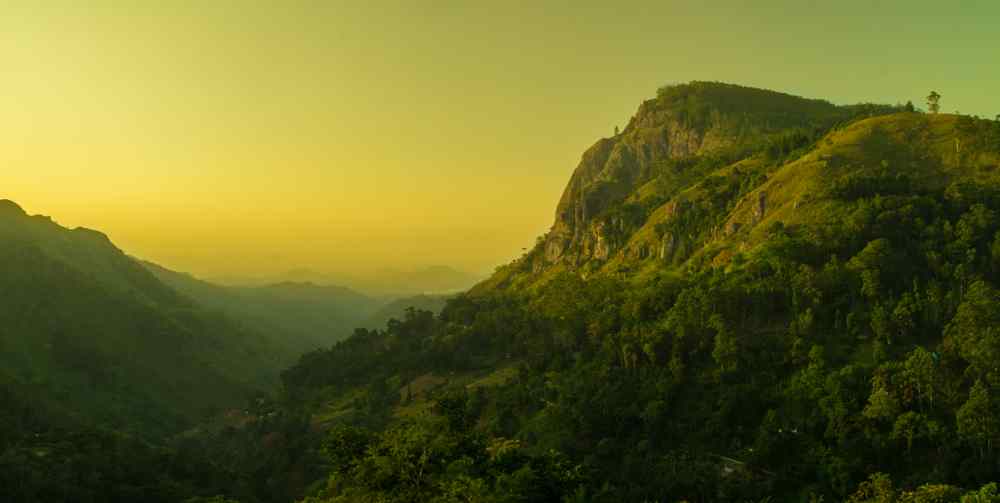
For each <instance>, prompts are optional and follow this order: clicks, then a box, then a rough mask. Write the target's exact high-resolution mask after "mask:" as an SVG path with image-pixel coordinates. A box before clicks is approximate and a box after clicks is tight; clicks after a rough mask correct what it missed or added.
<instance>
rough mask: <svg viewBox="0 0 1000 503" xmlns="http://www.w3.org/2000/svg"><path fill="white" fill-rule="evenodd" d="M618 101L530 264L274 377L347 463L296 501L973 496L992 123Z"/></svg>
mask: <svg viewBox="0 0 1000 503" xmlns="http://www.w3.org/2000/svg"><path fill="white" fill-rule="evenodd" d="M705 89H708V90H709V91H706V90H705ZM713 93H714V94H713ZM734 93H735V96H737V97H738V98H739V97H753V96H764V97H770V98H773V99H769V100H768V102H767V104H766V105H764V106H762V107H757V106H756V105H755V104H754V102H753V101H752V100H750V101H747V100H744V99H742V98H739V99H733V100H730V99H728V97H730V96H732V95H734ZM663 96H666V97H667V98H668V99H664V100H663V101H662V102H661V101H658V100H661V99H663ZM705 96H709V97H708V98H705ZM692 103H693V104H695V105H691V106H690V107H689V104H692ZM660 104H662V105H663V106H664V107H666V108H665V109H664V110H666V112H665V113H664V115H663V116H662V118H661V117H659V116H657V115H656V114H653V115H652V116H651V117H652V119H650V120H651V122H648V123H649V124H652V127H650V128H649V129H650V130H651V131H652V132H651V133H650V136H649V137H642V136H641V134H640V130H641V129H642V128H640V127H639V126H638V125H642V124H647V122H646V121H645V120H644V119H642V117H644V116H646V115H648V114H650V113H651V112H649V110H656V109H657V108H656V106H659V105H660ZM654 105H655V106H654ZM786 105H787V106H786ZM644 107H652V108H650V109H649V110H645V111H643V110H640V112H641V113H640V114H639V115H638V116H637V119H634V120H633V123H632V124H630V127H629V128H627V129H626V131H625V132H624V133H622V135H621V138H619V137H616V138H613V139H606V140H602V141H600V142H598V145H597V146H595V147H594V149H592V150H591V151H588V153H587V154H585V156H584V161H583V162H582V163H581V167H580V168H578V170H577V173H575V174H574V177H573V179H572V180H571V181H570V183H569V186H568V189H567V191H566V194H567V195H564V197H563V199H562V200H561V202H560V209H559V211H558V212H557V216H556V222H555V224H554V225H553V228H552V231H551V232H550V234H549V235H548V236H546V237H545V238H544V239H542V240H541V241H540V242H539V243H538V245H537V246H536V247H535V248H534V249H533V250H532V251H530V252H529V253H527V254H525V255H524V256H522V257H521V258H519V259H517V260H515V261H514V262H512V263H511V264H510V265H508V266H506V267H503V268H501V269H500V270H498V272H497V273H496V274H495V275H494V276H493V277H492V278H490V279H489V280H487V281H485V282H483V283H481V284H480V285H478V286H477V287H476V288H474V289H473V290H472V291H471V292H470V293H469V294H465V295H461V296H458V297H456V298H455V299H452V300H450V301H449V302H448V304H447V306H446V307H445V309H444V310H443V311H442V313H441V314H440V316H438V317H433V316H432V315H431V314H430V313H426V312H411V313H409V314H408V315H407V316H406V317H405V318H404V319H403V320H400V321H397V322H393V323H389V324H388V325H387V326H386V328H385V329H382V330H378V331H359V332H358V333H356V334H355V335H354V336H352V337H351V338H349V339H347V340H346V341H344V342H342V343H339V344H338V345H337V346H335V347H333V348H331V349H329V350H324V351H318V352H314V353H311V354H309V355H306V356H305V357H303V358H302V359H301V360H300V362H299V363H298V364H297V365H296V366H294V367H292V368H291V369H289V370H288V371H286V372H284V373H283V374H282V378H283V382H284V386H285V389H286V391H287V392H288V396H289V397H291V398H292V399H294V400H296V401H297V403H299V404H300V405H303V406H306V407H311V408H312V410H313V411H314V421H316V422H317V424H319V425H322V426H324V427H330V428H331V429H332V432H333V433H331V436H330V442H331V443H332V445H338V446H343V447H344V448H345V449H347V450H345V451H342V452H348V453H350V454H348V455H346V456H345V455H339V454H340V452H341V451H338V455H334V456H331V466H332V473H331V477H330V480H329V483H328V486H327V488H326V489H325V490H324V491H322V492H321V493H320V494H318V495H317V496H316V497H315V498H313V499H310V500H309V501H310V502H327V501H330V502H332V501H343V500H355V499H356V500H366V499H368V500H384V501H413V500H434V499H435V498H440V499H442V500H446V499H447V498H448V497H450V496H451V495H454V494H465V493H466V492H468V491H475V494H477V495H480V496H483V498H484V499H487V498H495V499H498V500H504V499H511V500H517V501H553V500H559V499H563V500H564V501H566V500H573V501H608V502H613V501H662V500H667V501H681V500H686V501H762V500H771V501H818V500H826V501H845V500H846V501H883V500H884V501H889V500H893V501H896V500H899V501H931V500H933V501H956V502H957V501H959V499H960V498H961V497H962V496H963V495H966V497H968V498H973V497H975V498H980V497H992V496H989V495H995V494H996V486H995V485H993V484H989V483H990V482H991V481H993V480H994V479H995V474H996V473H997V470H998V469H1000V466H998V464H997V460H996V456H995V452H993V449H995V446H996V445H998V444H997V442H998V441H1000V427H998V426H997V425H1000V407H998V403H1000V401H998V400H997V396H1000V372H997V369H996V360H997V358H998V355H1000V340H998V338H997V337H996V336H995V327H996V326H997V324H998V323H1000V317H998V315H997V313H1000V121H985V120H979V119H974V118H970V117H962V116H956V115H926V114H920V113H913V112H903V111H902V110H897V109H894V108H892V107H880V106H862V107H834V106H832V105H824V104H822V103H816V102H813V101H811V100H801V99H798V98H792V97H787V95H780V94H779V93H769V92H766V91H757V90H749V91H748V90H745V89H744V88H734V87H733V86H725V85H718V84H695V85H689V86H679V87H675V88H670V89H667V90H666V91H665V92H664V93H661V98H658V99H657V101H656V103H654V104H653V105H644ZM772 109H773V110H772ZM692 110H694V111H695V112H697V113H693V112H692ZM692 117H694V118H692ZM713 117H716V119H713ZM743 118H745V121H744V119H743ZM814 119H815V121H814ZM657 121H662V122H657ZM734 124H735V125H734ZM676 145H681V146H680V147H675V146H676ZM616 151H617V152H618V154H615V152H616ZM647 154H648V155H647ZM616 159H617V160H616ZM338 442H339V443H338ZM424 446H433V447H432V448H424ZM483 446H485V448H483ZM543 452H544V453H549V455H550V456H551V457H550V458H547V459H553V460H558V466H560V470H558V471H556V472H555V473H553V472H551V471H548V470H547V468H546V465H544V463H539V462H538V460H537V459H535V458H532V457H531V456H532V454H538V453H543ZM418 456H422V457H418ZM414 459H421V460H427V461H426V462H423V463H422V464H420V469H419V471H415V470H413V469H412V467H413V466H414V463H413V461H412V460H414ZM511 467H515V468H516V469H517V470H518V472H519V473H520V474H521V475H520V476H512V475H509V474H507V473H505V471H504V470H505V469H509V468H511ZM373 473H378V474H379V476H378V477H372V476H370V474H373ZM567 474H570V475H572V476H571V477H566V475H567ZM402 481H405V482H402ZM984 484H986V485H984ZM980 487H981V489H980V490H978V492H976V494H972V493H969V492H968V491H970V490H972V491H975V488H980ZM963 488H964V489H963ZM463 491H465V492H463Z"/></svg>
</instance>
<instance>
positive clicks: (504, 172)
mask: <svg viewBox="0 0 1000 503" xmlns="http://www.w3.org/2000/svg"><path fill="white" fill-rule="evenodd" d="M702 3H703V2H668V1H662V0H661V1H655V2H607V1H601V2H584V1H573V2H570V1H566V2H507V1H505V2H485V1H484V2H445V1H407V2H338V1H325V2H320V1H308V2H306V1H282V2H277V1H275V2H257V1H244V2H235V1H231V2H223V1H181V0H177V1H170V2H153V1H149V2H146V1H142V0H134V1H128V2H125V1H121V2H114V1H100V0H97V1H90V2H79V1H48V2H46V1H38V2H23V3H21V4H20V5H18V4H16V3H13V2H3V3H2V4H0V62H2V64H3V72H0V91H2V92H0V166H2V168H0V174H2V176H0V197H6V198H10V199H13V200H15V201H17V202H18V203H20V204H21V205H22V206H24V207H25V209H26V210H27V211H28V212H29V213H42V214H47V215H51V216H52V217H53V218H54V219H56V220H57V221H59V222H60V223H62V224H64V225H67V226H77V225H82V226H86V227H91V228H96V229H99V230H102V231H104V232H106V233H107V234H109V236H110V237H111V238H112V240H114V241H115V242H116V243H117V244H118V245H119V246H120V247H122V248H123V249H125V250H126V251H127V252H129V253H131V254H134V255H137V256H140V257H143V258H147V259H150V260H153V261H157V262H160V263H162V264H164V265H167V266H169V267H173V268H177V269H181V270H186V271H190V272H194V273H196V274H199V275H204V276H223V275H226V276H232V275H260V274H276V273H280V272H281V271H285V270H288V269H294V268H299V267H307V268H312V269H316V270H319V271H326V272H338V271H348V270H353V271H359V270H368V269H377V268H386V267H389V268H411V267H421V266H425V265H431V264H446V265H452V266H454V267H457V268H460V269H464V270H467V271H474V272H483V271H488V270H491V269H492V267H493V266H495V265H497V264H499V263H502V262H506V261H508V260H510V259H512V258H513V257H515V256H516V255H518V254H519V253H520V250H521V248H522V247H525V246H530V245H531V244H532V243H533V241H534V238H535V237H536V236H538V235H539V234H541V233H542V232H544V231H545V230H546V229H547V227H548V226H549V225H550V224H551V221H552V216H553V212H554V209H555V204H556V201H557V200H558V197H559V195H560V192H561V190H562V188H563V186H564V184H565V183H566V181H567V180H568V178H569V175H570V173H571V172H572V169H573V168H574V167H575V164H576V162H577V161H578V159H579V156H580V154H581V153H582V152H583V150H584V149H585V148H586V147H588V146H589V145H590V144H592V143H593V142H594V141H595V140H596V139H597V138H599V137H600V136H606V135H609V134H611V132H612V130H613V128H614V126H615V125H622V126H623V125H624V124H625V123H626V122H627V120H628V118H629V116H630V115H631V114H632V112H634V110H635V108H636V106H637V105H638V103H639V102H640V100H642V99H644V98H648V97H650V96H652V95H653V94H654V93H655V89H656V88H657V87H658V86H660V85H662V84H664V83H667V82H678V81H689V80H722V81H728V82H735V83H741V84H745V85H755V86H760V87H768V88H773V89H778V90H783V91H788V92H792V93H795V94H801V95H806V96H809V97H824V98H828V99H831V100H832V101H834V102H838V103H845V102H857V101H869V100H870V101H879V102H900V101H906V100H908V99H909V100H913V101H914V102H915V103H918V104H920V103H922V97H923V96H926V94H927V92H928V91H929V90H930V89H931V88H934V89H937V90H938V91H939V92H940V93H941V94H942V96H943V98H942V105H943V108H944V109H945V110H947V111H952V110H960V111H962V112H966V113H978V114H982V115H989V116H990V117H992V116H993V115H995V114H996V113H1000V95H998V94H997V93H996V92H995V90H996V89H998V88H1000V69H998V66H997V65H996V52H997V50H998V48H1000V35H998V32H997V31H996V28H995V21H996V20H997V19H1000V10H998V8H997V7H996V5H998V4H997V3H996V2H981V3H978V4H977V3H975V2H968V3H965V2H963V6H965V7H962V8H948V9H944V8H943V7H941V6H939V4H931V3H929V2H928V3H927V5H928V6H927V7H921V6H920V5H917V2H912V1H911V2H880V3H877V4H875V5H873V4H872V2H870V1H866V2H854V1H850V2H826V3H824V5H823V6H819V7H817V6H815V5H811V3H810V2H778V1H773V2H765V1H762V2H752V4H753V7H752V8H751V7H746V6H743V5H744V4H746V3H749V2H722V3H718V4H717V5H716V6H713V7H704V6H700V4H702ZM726 3H728V4H729V5H724V4H726ZM84 4H86V5H84ZM164 4H165V5H166V6H164ZM935 5H938V6H937V7H934V6H935Z"/></svg>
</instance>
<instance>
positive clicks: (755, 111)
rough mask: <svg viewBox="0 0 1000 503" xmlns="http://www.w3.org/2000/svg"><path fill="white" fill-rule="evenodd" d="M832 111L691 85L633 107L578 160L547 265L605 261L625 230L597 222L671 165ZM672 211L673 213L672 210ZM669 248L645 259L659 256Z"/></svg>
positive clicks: (747, 91) (729, 88) (791, 99)
mask: <svg viewBox="0 0 1000 503" xmlns="http://www.w3.org/2000/svg"><path fill="white" fill-rule="evenodd" d="M838 111H839V109H838V107H835V106H834V105H831V104H829V103H827V102H823V101H818V100H806V99H803V98H798V97H795V96H790V95H786V94H782V93H776V92H772V91H764V90H760V89H752V88H745V87H740V86H733V85H727V84H715V83H692V84H687V85H682V86H675V87H671V88H666V89H664V90H661V92H660V96H658V97H657V98H655V99H652V100H648V101H645V102H643V103H642V105H640V107H639V110H638V111H637V112H636V114H635V116H634V117H633V118H632V119H631V121H630V122H629V124H628V126H627V127H626V128H625V130H624V131H623V132H622V133H621V134H619V135H617V136H615V137H612V138H603V139H601V140H599V141H598V142H597V143H596V144H594V145H593V146H592V147H590V148H589V149H588V150H587V151H586V152H585V153H584V154H583V158H582V159H581V161H580V164H579V166H577V168H576V171H575V172H574V173H573V176H572V178H571V179H570V181H569V184H568V185H567V187H566V189H565V191H564V192H563V195H562V198H561V199H560V200H559V204H558V207H557V209H556V218H555V223H554V224H553V226H552V229H551V231H550V232H549V234H548V236H547V237H546V239H545V242H544V253H543V255H544V260H545V262H546V263H548V264H552V263H566V264H570V265H579V264H581V263H583V262H586V261H589V260H593V259H596V260H606V259H608V258H609V257H610V256H611V255H612V254H614V253H615V252H616V251H617V250H618V249H620V247H621V246H622V244H623V243H622V242H621V241H622V239H615V237H614V236H616V235H619V238H620V234H621V233H622V232H623V231H624V230H625V229H624V227H625V225H624V223H623V222H622V221H621V220H615V219H610V220H606V219H599V218H598V217H599V216H601V215H602V214H603V213H604V212H606V211H607V210H608V209H609V208H610V207H612V206H614V205H616V204H619V203H621V202H622V201H625V200H626V199H627V198H629V197H630V196H632V195H633V194H635V193H636V191H637V190H638V189H639V188H640V187H642V186H643V185H644V184H646V183H648V182H649V181H651V180H652V179H654V178H655V177H656V176H657V175H658V170H660V169H661V168H662V167H663V166H664V165H665V164H666V163H668V162H669V161H671V160H678V159H689V158H692V157H695V156H703V155H706V154H714V153H721V152H727V151H735V150H738V149H739V148H740V147H743V146H747V145H750V144H753V143H754V142H759V141H761V140H763V139H764V138H766V137H767V136H768V135H770V134H774V133H778V132H781V131H783V130H787V129H792V128H801V127H809V126H811V125H814V124H817V123H820V122H829V121H831V120H833V119H834V117H836V116H837V113H838ZM674 211H676V208H674ZM673 246H676V243H668V242H664V243H662V246H661V247H660V248H661V250H655V251H653V252H652V253H658V254H660V255H666V254H668V253H669V251H670V249H671V248H672V247H673Z"/></svg>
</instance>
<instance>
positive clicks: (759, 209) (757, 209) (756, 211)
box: [753, 192, 767, 222]
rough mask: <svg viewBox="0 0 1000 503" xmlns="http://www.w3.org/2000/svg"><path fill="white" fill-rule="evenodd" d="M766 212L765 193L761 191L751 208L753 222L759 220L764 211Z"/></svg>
mask: <svg viewBox="0 0 1000 503" xmlns="http://www.w3.org/2000/svg"><path fill="white" fill-rule="evenodd" d="M766 212H767V193H766V192H761V193H760V194H757V205H756V206H754V208H753V218H754V222H760V221H761V220H762V219H763V218H764V213H766Z"/></svg>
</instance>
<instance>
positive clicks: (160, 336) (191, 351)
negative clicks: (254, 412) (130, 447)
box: [0, 200, 288, 436]
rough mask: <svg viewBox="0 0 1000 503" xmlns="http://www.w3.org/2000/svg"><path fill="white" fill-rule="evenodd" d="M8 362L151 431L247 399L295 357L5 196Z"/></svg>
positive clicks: (70, 399)
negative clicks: (32, 213)
mask: <svg viewBox="0 0 1000 503" xmlns="http://www.w3.org/2000/svg"><path fill="white" fill-rule="evenodd" d="M0 243H2V246H0V292H3V299H4V300H3V302H0V363H2V365H3V367H4V369H5V372H6V374H8V375H9V378H10V379H13V380H14V381H16V382H20V383H22V384H23V385H24V386H29V387H30V388H32V389H34V390H36V391H35V394H36V395H38V396H39V398H40V399H44V400H48V401H51V402H53V403H59V404H60V406H61V408H63V409H65V410H67V411H68V412H69V413H71V414H72V415H74V416H76V417H77V420H78V421H80V422H81V423H83V424H90V425H101V426H105V427H110V428H114V429H118V430H122V431H131V432H135V433H138V434H141V435H144V436H157V435H163V434H168V433H171V432H175V431H178V430H179V429H180V428H183V427H185V426H186V425H190V424H192V422H193V421H195V420H198V419H200V418H202V417H204V415H206V414H208V413H211V412H213V411H219V410H223V409H226V408H229V407H233V406H239V405H242V404H243V403H244V400H245V399H246V397H249V396H250V395H251V394H252V393H254V392H255V390H259V389H262V388H264V387H266V386H268V385H269V383H270V382H272V380H273V379H274V377H275V376H276V370H277V368H278V366H279V365H280V362H281V361H283V360H285V359H287V358H288V357H287V356H286V355H284V354H283V353H282V351H281V349H280V348H278V347H275V346H274V345H273V344H271V342H270V341H268V340H267V338H266V337H264V336H262V335H261V334H260V333H258V332H256V331H253V330H251V329H248V328H246V327H243V326H241V325H238V324H236V323H234V322H233V321H231V320H230V319H229V318H227V317H225V316H223V315H221V314H217V313H215V312H214V311H211V310H207V309H204V308H202V307H201V306H198V305H197V304H195V303H193V302H192V301H191V300H189V299H188V298H186V297H184V296H182V295H180V294H178V293H177V292H176V291H174V290H173V289H172V288H170V287H168V286H167V285H165V284H163V283H162V282H160V281H159V280H157V279H156V277H155V276H153V275H152V274H150V273H149V272H148V271H147V270H146V269H145V268H144V267H143V266H142V265H140V264H139V263H137V262H136V261H134V260H133V259H131V258H130V257H128V256H126V255H125V254H124V253H122V251H121V250H119V249H118V248H117V247H115V246H114V244H113V243H112V242H111V241H110V240H109V239H108V238H107V236H105V235H103V234H101V233H99V232H96V231H93V230H88V229H83V228H77V229H72V230H71V229H66V228H63V227H61V226H59V225H58V224H56V223H54V222H53V221H52V220H51V219H49V218H48V217H43V216H29V215H27V214H26V213H25V212H24V211H23V210H21V208H20V207H18V206H17V205H16V204H15V203H13V202H11V201H6V200H4V201H0Z"/></svg>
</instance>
